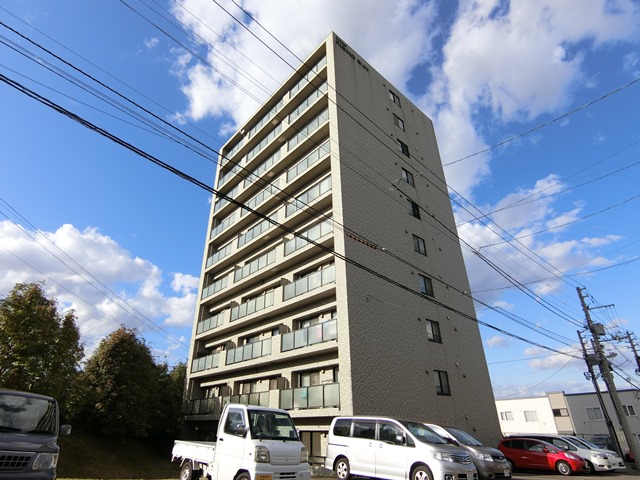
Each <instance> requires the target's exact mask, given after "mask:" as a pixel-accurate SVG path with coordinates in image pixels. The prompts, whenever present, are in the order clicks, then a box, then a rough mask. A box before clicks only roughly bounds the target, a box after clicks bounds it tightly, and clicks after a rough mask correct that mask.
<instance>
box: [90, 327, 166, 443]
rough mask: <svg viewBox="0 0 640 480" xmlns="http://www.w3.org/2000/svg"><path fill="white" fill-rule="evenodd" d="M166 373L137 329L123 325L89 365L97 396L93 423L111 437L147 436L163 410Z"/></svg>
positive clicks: (100, 347)
mask: <svg viewBox="0 0 640 480" xmlns="http://www.w3.org/2000/svg"><path fill="white" fill-rule="evenodd" d="M163 374H164V370H163V369H162V368H161V367H159V366H158V365H156V364H155V362H154V360H153V357H152V355H151V350H150V349H149V347H148V345H147V344H146V343H145V342H144V340H142V339H141V338H140V337H139V336H138V333H137V332H136V331H135V330H131V329H127V328H125V327H121V328H119V329H118V330H116V331H115V332H113V333H112V334H110V335H109V336H108V337H107V338H105V339H104V340H102V341H101V342H100V345H99V346H98V348H97V350H96V351H95V352H94V354H93V355H92V356H91V358H89V360H88V361H87V364H86V367H85V379H86V381H87V382H88V384H89V385H90V387H91V389H92V390H93V391H94V395H95V397H94V399H95V403H94V405H93V408H92V413H93V414H92V422H93V426H94V427H95V428H97V429H99V430H100V431H101V432H102V433H103V434H105V435H110V436H118V437H145V436H147V435H148V434H149V433H150V431H151V429H152V425H153V419H154V417H155V416H156V415H158V413H159V412H160V411H161V410H162V405H161V402H162V396H161V394H160V389H159V386H160V385H161V383H162V382H161V379H162V377H163Z"/></svg>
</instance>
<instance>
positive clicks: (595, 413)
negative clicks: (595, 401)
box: [585, 407, 604, 420]
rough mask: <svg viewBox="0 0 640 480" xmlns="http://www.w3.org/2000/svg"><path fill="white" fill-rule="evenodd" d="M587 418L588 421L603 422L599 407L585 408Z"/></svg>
mask: <svg viewBox="0 0 640 480" xmlns="http://www.w3.org/2000/svg"><path fill="white" fill-rule="evenodd" d="M585 410H586V411H587V418H588V419H589V420H604V415H602V409H601V408H600V407H586V408H585Z"/></svg>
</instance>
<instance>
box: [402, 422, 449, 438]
mask: <svg viewBox="0 0 640 480" xmlns="http://www.w3.org/2000/svg"><path fill="white" fill-rule="evenodd" d="M400 423H401V424H402V425H404V426H405V428H406V429H407V430H409V431H410V432H411V433H412V434H413V436H414V437H416V438H417V439H418V440H420V441H421V442H423V443H447V442H445V441H444V440H443V439H442V437H441V436H440V435H438V434H437V433H436V432H434V431H433V430H431V429H430V428H429V427H427V426H426V425H423V424H422V423H418V422H407V421H400Z"/></svg>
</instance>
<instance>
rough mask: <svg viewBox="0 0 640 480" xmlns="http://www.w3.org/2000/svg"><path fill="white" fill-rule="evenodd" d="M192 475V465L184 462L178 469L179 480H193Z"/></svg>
mask: <svg viewBox="0 0 640 480" xmlns="http://www.w3.org/2000/svg"><path fill="white" fill-rule="evenodd" d="M195 479H196V477H195V476H194V475H193V465H191V462H184V463H183V464H182V467H181V468H180V480H195Z"/></svg>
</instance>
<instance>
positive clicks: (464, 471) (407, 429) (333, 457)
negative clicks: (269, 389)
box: [325, 417, 478, 480]
mask: <svg viewBox="0 0 640 480" xmlns="http://www.w3.org/2000/svg"><path fill="white" fill-rule="evenodd" d="M325 467H326V468H328V469H330V470H333V471H334V472H335V473H336V475H337V477H338V479H339V480H348V479H349V477H350V476H351V475H362V476H365V477H376V478H385V479H389V480H407V479H408V480H429V479H438V480H477V478H478V473H477V471H476V467H475V466H474V464H473V462H472V461H471V457H470V455H469V453H467V451H465V450H463V449H461V448H460V447H456V446H453V445H449V444H448V443H447V442H446V441H445V440H443V439H442V438H441V437H440V436H438V435H437V434H436V433H435V432H434V431H433V430H431V429H430V428H429V427H427V426H426V425H425V424H423V423H420V422H413V421H408V420H400V419H396V418H389V417H336V418H334V419H333V421H332V422H331V427H330V428H329V438H328V443H327V457H326V459H325Z"/></svg>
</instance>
